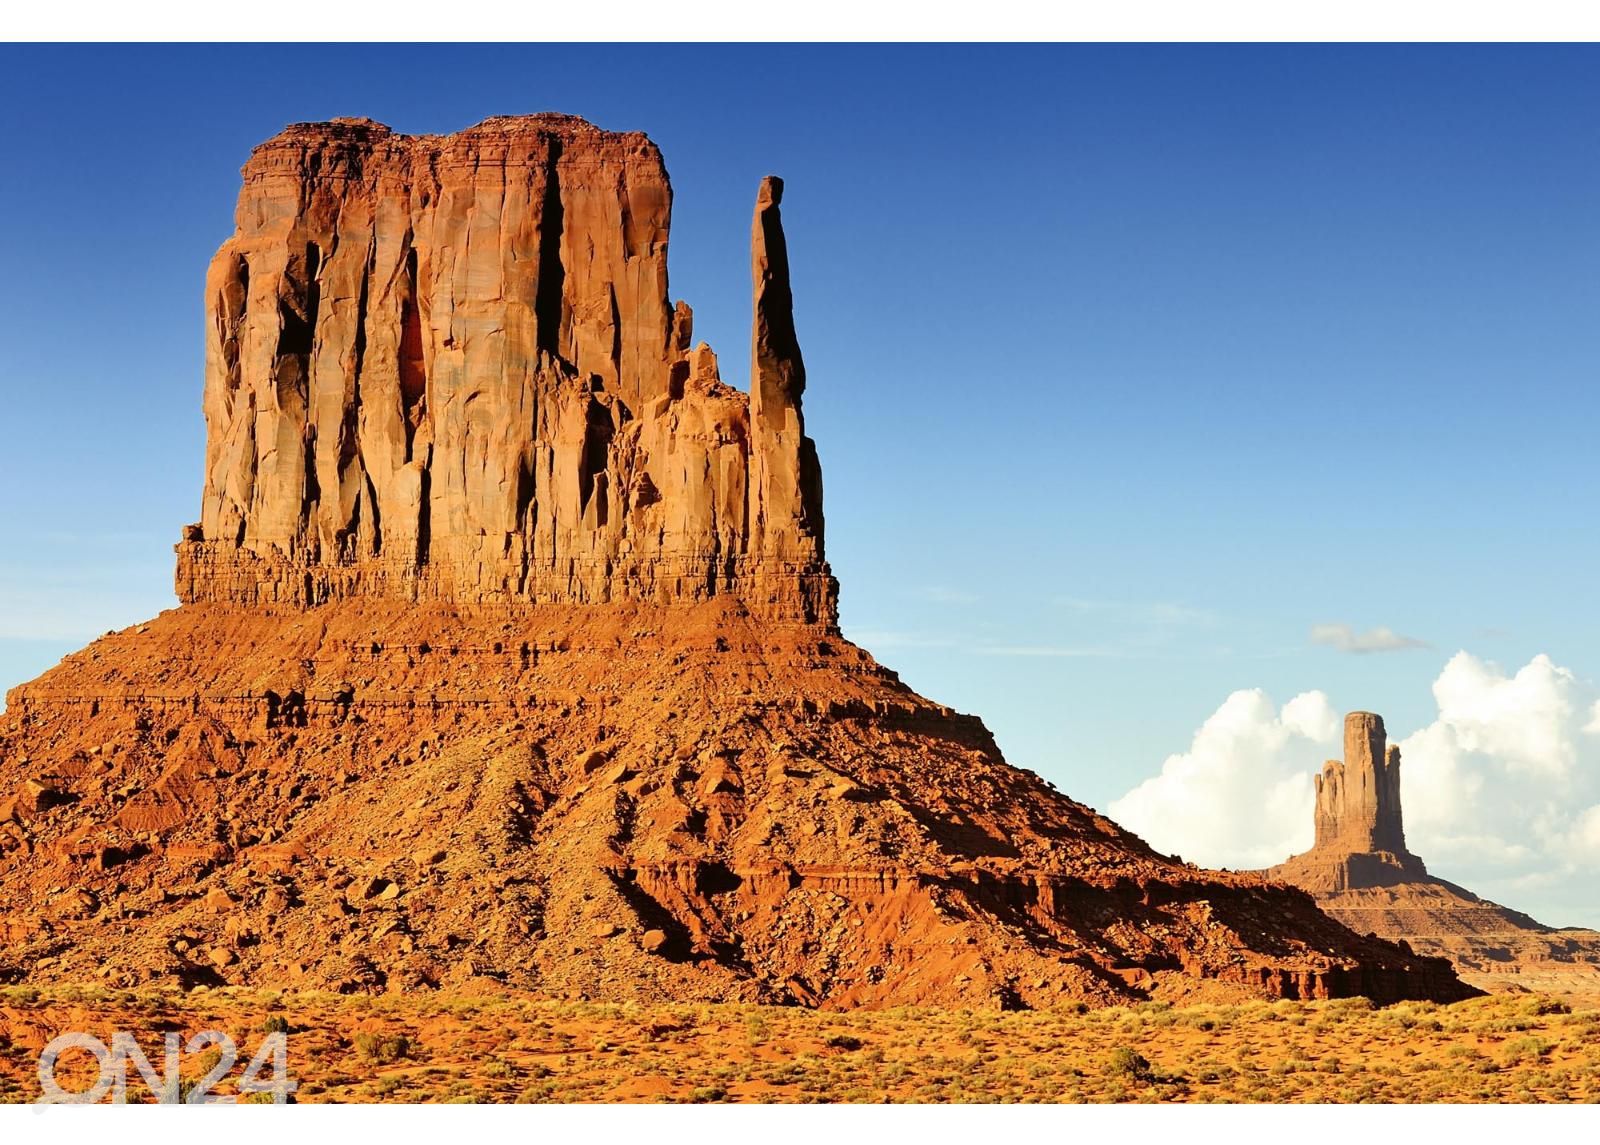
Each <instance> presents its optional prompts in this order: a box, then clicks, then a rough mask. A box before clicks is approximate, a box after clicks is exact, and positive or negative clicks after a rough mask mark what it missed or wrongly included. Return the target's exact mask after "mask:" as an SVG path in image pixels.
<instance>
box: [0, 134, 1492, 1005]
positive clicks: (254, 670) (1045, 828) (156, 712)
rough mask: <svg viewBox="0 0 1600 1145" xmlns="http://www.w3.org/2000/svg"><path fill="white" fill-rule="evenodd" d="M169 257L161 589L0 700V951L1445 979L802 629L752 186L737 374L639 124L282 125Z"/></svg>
mask: <svg viewBox="0 0 1600 1145" xmlns="http://www.w3.org/2000/svg"><path fill="white" fill-rule="evenodd" d="M244 175H245V183H244V190H243V193H242V195H241V199H240V209H239V215H238V232H237V233H236V234H235V236H234V237H233V238H232V239H230V240H229V241H228V243H227V244H225V245H224V247H223V249H222V251H221V252H220V253H219V255H218V257H217V260H216V261H215V262H214V263H213V266H212V271H211V276H210V279H209V286H208V337H209V338H210V352H209V354H208V361H207V379H206V390H205V395H206V396H205V401H206V415H207V425H208V443H207V463H206V483H205V493H204V499H203V514H202V520H201V522H200V523H199V524H198V525H196V526H192V527H191V528H190V530H189V531H188V533H187V535H186V537H185V539H184V541H183V543H182V544H180V545H179V547H178V558H179V559H178V589H179V595H180V598H181V599H182V600H183V601H184V603H183V605H182V607H180V608H178V609H176V610H173V611H170V612H166V613H163V614H162V615H161V616H160V617H158V618H156V619H154V620H152V621H151V622H149V623H148V624H142V625H139V626H137V627H134V628H131V629H128V630H126V631H123V632H119V633H113V634H108V635H107V636H106V637H105V638H103V639H101V640H99V641H96V642H95V643H94V644H92V645H90V646H89V647H88V648H86V649H84V650H83V651H82V652H79V653H76V654H74V655H73V656H70V657H68V658H67V659H66V660H65V661H64V662H63V663H62V664H61V665H60V666H58V667H57V668H55V669H53V670H52V671H50V672H48V673H46V674H45V675H44V676H43V677H41V678H40V679H38V680H36V681H34V682H32V683H30V684H27V685H24V686H22V687H20V688H17V689H14V690H13V691H12V692H11V693H10V695H9V696H8V707H7V711H6V713H5V714H4V716H3V718H0V799H4V800H6V802H5V803H4V805H3V806H0V927H3V935H4V945H3V947H0V964H3V965H0V977H5V978H10V979H33V980H45V981H48V980H74V979H80V978H83V977H85V976H89V975H99V976H103V977H105V978H108V979H109V980H112V981H114V982H118V983H135V982H142V981H149V980H172V979H176V980H179V981H185V982H197V981H209V982H218V981H225V982H230V983H253V984H267V985H272V984H279V985H282V984H295V985H303V986H323V987H329V988H334V989H338V990H343V991H373V990H389V989H415V988H428V987H461V986H466V985H468V984H470V983H472V982H473V981H475V980H492V981H496V982H502V983H507V984H511V985H515V986H521V987H527V988H531V989H535V990H540V991H545V992H550V993H554V994H560V995H567V996H589V997H602V996H603V997H610V998H637V999H712V998H734V999H756V1000H769V1001H784V1002H796V1003H802V1004H807V1005H818V1006H832V1007H845V1006H859V1005H887V1004H901V1003H911V1002H936V1003H947V1004H960V1005H974V1004H977V1005H993V1006H1002V1007H1015V1006H1037V1005H1048V1004H1052V1003H1057V1002H1060V1001H1063V1000H1081V1001H1087V1002H1090V1003H1097V1004H1098V1003H1106V1002H1112V1001H1118V1000H1129V999H1137V998H1143V997H1151V996H1158V997H1183V996H1193V995H1196V994H1208V993H1215V994H1221V995H1227V996H1235V995H1238V994H1252V995H1257V996H1267V997H1278V996H1286V997H1297V998H1310V997H1325V996H1330V995H1341V994H1350V993H1365V994H1369V995H1371V996H1373V997H1375V998H1377V999H1380V1000H1392V999H1398V998H1407V997H1425V998H1434V999H1453V998H1457V997H1461V996H1463V995H1464V994H1466V993H1468V992H1469V990H1468V988H1466V987H1465V986H1463V985H1462V983H1460V982H1459V981H1458V980H1457V979H1456V977H1455V976H1454V974H1453V973H1452V972H1451V970H1450V969H1449V966H1448V964H1447V963H1445V962H1443V961H1441V960H1435V959H1429V958H1424V957H1418V956H1415V955H1413V954H1411V953H1409V952H1407V951H1405V950H1402V949H1400V948H1399V947H1396V946H1394V945H1392V944H1390V943H1388V942H1384V941H1382V940H1378V939H1373V938H1362V937H1360V936H1358V935H1356V934H1354V933H1352V932H1351V931H1350V930H1348V929H1346V928H1345V927H1344V926H1342V925H1340V924H1338V923H1336V922H1334V921H1333V920H1331V919H1329V918H1328V917H1327V916H1326V915H1324V914H1323V913H1322V912H1320V911H1318V910H1317V909H1316V907H1315V906H1314V904H1313V902H1312V900H1311V898H1310V896H1308V895H1307V894H1305V893H1303V892H1301V891H1298V890H1294V889H1290V888H1287V887H1282V886H1274V885H1268V884H1263V883H1262V882H1261V881H1260V880H1259V879H1258V878H1255V877H1253V876H1247V875H1226V874H1218V873H1215V872H1208V871H1201V870H1197V869H1195V868H1193V867H1189V866H1186V865H1183V864H1180V863H1176V862H1174V861H1171V860H1169V859H1166V858H1164V857H1162V856H1160V855H1157V854H1155V853H1154V852H1152V851H1151V850H1150V849H1149V848H1148V847H1147V846H1145V845H1144V843H1142V842H1141V841H1140V840H1139V839H1137V838H1135V837H1133V836H1131V835H1129V834H1128V833H1127V832H1125V831H1123V830H1122V829H1120V828H1119V827H1117V826H1116V825H1115V824H1113V823H1111V822H1109V821H1107V820H1106V819H1104V818H1103V817H1101V816H1099V815H1097V814H1095V813H1094V812H1093V811H1091V810H1089V809H1088V808H1085V807H1083V806H1081V805H1079V804H1077V803H1075V802H1073V801H1072V800H1070V799H1068V798H1067V797H1065V796H1064V795H1061V794H1060V793H1058V792H1056V791H1054V790H1053V789H1051V788H1050V786H1049V785H1048V784H1046V783H1044V782H1043V781H1041V780H1040V779H1039V778H1038V777H1037V776H1034V775H1032V774H1031V773H1028V772H1024V771H1019V770H1017V769H1015V768H1012V767H1010V766H1008V765H1007V764H1006V763H1005V762H1004V760H1003V759H1002V758H1001V756H1000V753H999V751H998V750H997V748H996V746H995V744H994V741H993V739H992V738H991V736H990V735H989V733H988V732H987V730H985V728H984V727H983V725H982V724H981V723H980V722H979V721H978V720H977V719H975V718H972V717H969V716H961V715H958V714H956V713H954V712H952V711H950V710H949V709H947V708H944V707H942V706H940V705H937V704H934V703H931V702H930V701H928V700H926V699H923V698H922V697H920V696H918V695H916V694H915V693H913V692H912V691H910V690H909V689H908V688H906V687H905V686H904V685H903V684H901V683H900V682H899V680H898V679H897V678H896V677H895V676H894V674H893V673H892V672H889V671H888V670H886V669H884V668H882V667H880V666H879V665H878V664H876V663H875V662H874V661H873V659H872V658H871V657H870V656H869V655H868V654H867V653H866V652H865V651H863V650H861V649H859V648H857V647H855V646H854V645H852V644H851V643H850V642H848V641H847V640H845V639H843V637H842V636H841V634H840V632H839V630H838V627H837V622H836V618H835V612H834V599H835V585H834V581H833V579H832V577H831V575H830V574H829V572H828V568H827V565H826V563H825V560H824V555H823V523H822V503H821V478H820V472H819V469H818V466H817V463H816V454H815V450H814V449H813V447H812V446H811V443H810V442H809V440H808V439H807V438H806V436H805V432H804V422H803V419H802V413H801V395H802V393H803V390H804V384H805V373H804V366H803V364H802V361H801V357H800V352H799V347H798V342H797V340H796V337H795V333H794V322H793V313H792V306H791V301H792V300H791V288H790V283H789V275H788V260H787V253H786V250H785V246H784V241H783V232H782V224H781V218H780V215H779V201H780V197H781V193H782V185H781V184H780V183H779V182H778V181H777V180H773V179H769V180H767V181H766V182H764V183H763V185H762V187H761V189H760V192H759V195H758V198H757V204H756V211H755V217H754V222H753V233H752V270H753V277H754V299H753V319H754V329H753V336H752V355H751V357H752V365H751V377H752V387H751V393H750V394H749V395H748V396H746V395H745V394H742V393H740V392H738V391H735V390H732V389H730V388H729V387H727V386H724V385H723V384H722V383H721V382H720V380H719V379H718V378H717V374H716V364H715V357H714V356H713V355H712V353H711V351H710V350H709V349H708V348H706V347H703V346H702V347H697V348H695V349H693V350H691V349H689V344H690V338H689V336H688V321H689V319H688V309H687V307H684V306H683V305H682V304H678V305H676V306H671V307H669V306H668V304H667V294H666V276H665V275H666V272H665V251H666V240H667V225H668V206H669V203H670V194H669V191H668V184H667V181H666V175H665V172H664V170H663V168H662V166H661V161H660V156H659V154H658V153H657V152H656V150H655V149H654V147H653V146H652V145H650V144H649V142H648V141H647V140H645V139H643V137H641V136H622V135H612V134H608V133H605V132H601V131H599V130H597V129H595V128H593V127H591V126H589V125H588V124H585V123H583V122H581V121H578V120H573V119H570V118H568V117H552V116H534V117H528V118H524V119H498V120H490V121H488V122H487V123H485V124H482V125H480V126H479V127H476V128H472V129H470V130H468V131H465V132H462V133H460V134H459V135H455V136H449V137H442V138H434V137H416V138H412V137H404V136H397V135H395V134H393V133H392V132H390V131H389V130H388V129H387V128H384V127H381V126H380V125H377V124H372V123H369V122H365V121H359V122H358V121H341V122H336V123H333V124H319V125H300V126H297V127H293V128H290V129H289V130H288V131H286V132H285V133H284V134H283V135H281V136H279V137H278V138H276V139H274V140H272V141H270V142H269V143H267V144H265V145H263V146H262V147H261V148H259V149H257V151H256V152H255V154H254V155H253V156H252V158H251V160H250V162H249V164H247V166H246V167H245V172H244Z"/></svg>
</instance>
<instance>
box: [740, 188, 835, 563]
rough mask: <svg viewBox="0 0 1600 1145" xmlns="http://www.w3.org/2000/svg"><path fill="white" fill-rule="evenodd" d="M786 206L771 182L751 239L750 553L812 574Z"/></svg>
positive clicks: (801, 366)
mask: <svg viewBox="0 0 1600 1145" xmlns="http://www.w3.org/2000/svg"><path fill="white" fill-rule="evenodd" d="M782 201H783V180H782V179H779V178H778V177H777V176H775V175H768V176H767V177H766V178H765V179H763V180H762V181H761V190H760V192H759V193H758V194H757V196H756V211H755V219H754V221H753V223H752V225H751V231H750V270H751V275H752V277H753V279H754V285H755V316H754V329H753V331H752V336H751V349H750V436H751V443H750V453H751V458H750V470H751V473H750V478H751V480H750V533H749V551H750V552H751V553H752V554H753V555H755V556H757V557H759V558H760V559H761V560H763V561H766V562H773V561H775V562H778V563H780V564H784V565H790V566H795V565H805V566H812V565H814V564H815V563H816V562H817V561H818V560H819V558H820V556H821V553H822V470H821V467H820V466H819V465H818V464H817V450H816V446H815V445H814V444H813V442H812V441H811V439H810V438H809V437H807V436H806V433H805V417H804V415H803V414H802V413H801V409H800V398H801V395H802V394H804V393H805V388H806V367H805V363H804V362H803V361H802V360H801V358H800V343H799V340H798V339H797V338H796V336H795V330H794V294H793V292H792V291H791V289H790V286H789V250H788V246H787V244H786V243H785V242H784V238H783V217H782V215H781V213H780V211H779V204H780V203H782Z"/></svg>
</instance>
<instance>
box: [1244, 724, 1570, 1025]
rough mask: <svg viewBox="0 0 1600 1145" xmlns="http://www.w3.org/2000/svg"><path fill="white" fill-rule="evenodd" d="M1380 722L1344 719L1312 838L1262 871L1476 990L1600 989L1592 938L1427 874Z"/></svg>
mask: <svg viewBox="0 0 1600 1145" xmlns="http://www.w3.org/2000/svg"><path fill="white" fill-rule="evenodd" d="M1385 740H1386V736H1385V733H1384V727H1383V720H1382V719H1381V718H1380V717H1378V716H1375V715H1373V714H1372V713H1371V712H1352V713H1350V715H1348V716H1346V717H1345V724H1344V760H1343V762H1340V761H1338V760H1330V761H1329V762H1328V763H1326V764H1324V765H1323V768H1322V773H1321V774H1320V775H1318V776H1317V777H1316V784H1317V805H1316V812H1315V816H1316V818H1315V823H1316V842H1315V843H1314V844H1313V846H1312V848H1311V850H1309V851H1307V852H1305V853H1304V854H1301V855H1296V856H1294V857H1293V858H1291V859H1289V860H1288V861H1287V862H1285V863H1282V864H1280V865H1279V866H1276V867H1273V868H1272V869H1271V870H1269V871H1267V872H1266V875H1267V876H1268V877H1269V878H1272V879H1278V880H1281V881H1283V882H1286V883H1291V884H1293V885H1294V886H1297V887H1301V888H1303V889H1305V890H1307V891H1309V892H1311V893H1312V894H1313V895H1315V896H1316V899H1317V903H1318V905H1319V906H1321V907H1322V909H1323V910H1325V911H1327V913H1328V914H1330V915H1332V916H1333V917H1334V918H1336V919H1338V920H1339V921H1340V922H1343V923H1344V924H1345V925H1347V926H1349V927H1351V928H1352V929H1353V930H1356V931H1359V932H1361V933H1372V934H1377V935H1380V936H1382V937H1384V938H1389V939H1393V940H1396V941H1404V942H1406V943H1407V944H1409V946H1410V947H1411V948H1413V949H1415V950H1417V951H1418V952H1419V953H1424V954H1430V955H1436V956H1439V957H1444V958H1449V959H1450V960H1451V961H1452V962H1454V963H1455V965H1456V968H1457V970H1458V971H1460V973H1461V974H1462V976H1463V977H1464V978H1466V979H1467V980H1468V981H1469V982H1471V983H1472V984H1474V985H1476V986H1480V987H1482V988H1484V989H1489V990H1496V989H1534V990H1543V991H1550V992H1558V993H1575V994H1584V995H1600V934H1595V933H1594V932H1592V931H1580V930H1570V929H1569V930H1557V929H1555V928H1553V927H1548V926H1544V925H1542V924H1540V923H1538V922H1535V921H1534V920H1533V919H1531V918H1529V917H1528V916H1527V915H1525V914H1522V913H1520V912H1518V911H1514V910H1509V909H1507V908H1506V907H1503V906H1500V905H1499V904H1497V903H1492V902H1489V901H1487V900H1485V899H1481V898H1479V897H1478V896H1477V895H1475V894H1473V893H1472V892H1471V891H1468V890H1466V889H1464V888H1462V887H1459V886H1456V885H1455V884H1454V883H1450V882H1446V881H1445V880H1444V879H1440V878H1435V877H1434V876H1432V875H1430V874H1429V873H1428V870H1427V868H1426V867H1425V866H1424V865H1423V862H1422V860H1421V859H1419V858H1417V856H1415V855H1413V854H1412V853H1411V852H1410V850H1408V849H1407V847H1406V838H1405V826H1404V823H1403V820H1402V814H1401V805H1400V749H1399V748H1398V747H1397V746H1394V745H1392V744H1391V745H1387V747H1386V744H1385Z"/></svg>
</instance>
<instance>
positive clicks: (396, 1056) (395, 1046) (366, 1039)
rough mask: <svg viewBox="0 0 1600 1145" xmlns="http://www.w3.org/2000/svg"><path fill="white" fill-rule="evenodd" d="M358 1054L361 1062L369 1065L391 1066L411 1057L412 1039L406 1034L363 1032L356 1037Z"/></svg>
mask: <svg viewBox="0 0 1600 1145" xmlns="http://www.w3.org/2000/svg"><path fill="white" fill-rule="evenodd" d="M355 1046H356V1053H357V1054H359V1055H361V1060H362V1061H364V1062H366V1063H368V1064H369V1065H391V1064H393V1063H394V1062H397V1061H399V1060H400V1059H401V1058H408V1057H410V1056H411V1051H412V1048H413V1047H412V1045H411V1039H410V1038H408V1037H406V1036H405V1035H404V1034H374V1033H368V1032H362V1033H359V1034H357V1035H356V1040H355Z"/></svg>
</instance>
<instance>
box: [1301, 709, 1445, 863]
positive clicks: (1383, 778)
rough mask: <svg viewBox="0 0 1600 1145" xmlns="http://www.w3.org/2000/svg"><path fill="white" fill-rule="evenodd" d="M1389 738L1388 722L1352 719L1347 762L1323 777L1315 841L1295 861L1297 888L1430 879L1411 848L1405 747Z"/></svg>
mask: <svg viewBox="0 0 1600 1145" xmlns="http://www.w3.org/2000/svg"><path fill="white" fill-rule="evenodd" d="M1387 738H1388V737H1387V735H1386V733H1385V732H1384V728H1383V718H1382V717H1381V716H1376V715H1373V714H1372V713H1371V712H1351V713H1350V714H1349V715H1348V716H1346V717H1345V721H1344V760H1343V761H1340V760H1337V759H1330V760H1329V761H1328V762H1327V763H1325V764H1323V765H1322V772H1321V774H1319V775H1318V776H1317V777H1316V786H1317V806H1316V813H1315V815H1316V818H1315V823H1316V842H1315V844H1314V845H1313V847H1312V849H1311V850H1310V851H1308V852H1306V853H1305V854H1304V855H1301V856H1299V858H1297V859H1295V860H1292V862H1293V863H1294V864H1295V865H1296V873H1295V877H1294V878H1293V879H1291V880H1290V881H1292V882H1294V883H1295V884H1296V885H1298V886H1306V887H1307V888H1308V889H1314V890H1330V891H1332V890H1342V889H1343V888H1344V887H1346V886H1350V885H1365V884H1367V883H1370V882H1372V881H1373V880H1381V879H1382V878H1384V877H1385V872H1389V871H1392V872H1395V873H1396V876H1397V877H1398V876H1399V875H1412V874H1426V873H1427V872H1426V870H1425V869H1424V868H1423V865H1422V860H1420V859H1418V858H1417V857H1416V856H1415V855H1413V854H1411V852H1410V851H1408V850H1407V849H1406V833H1405V827H1404V825H1403V823H1402V822H1401V815H1400V749H1399V747H1397V746H1391V745H1388V744H1387Z"/></svg>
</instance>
